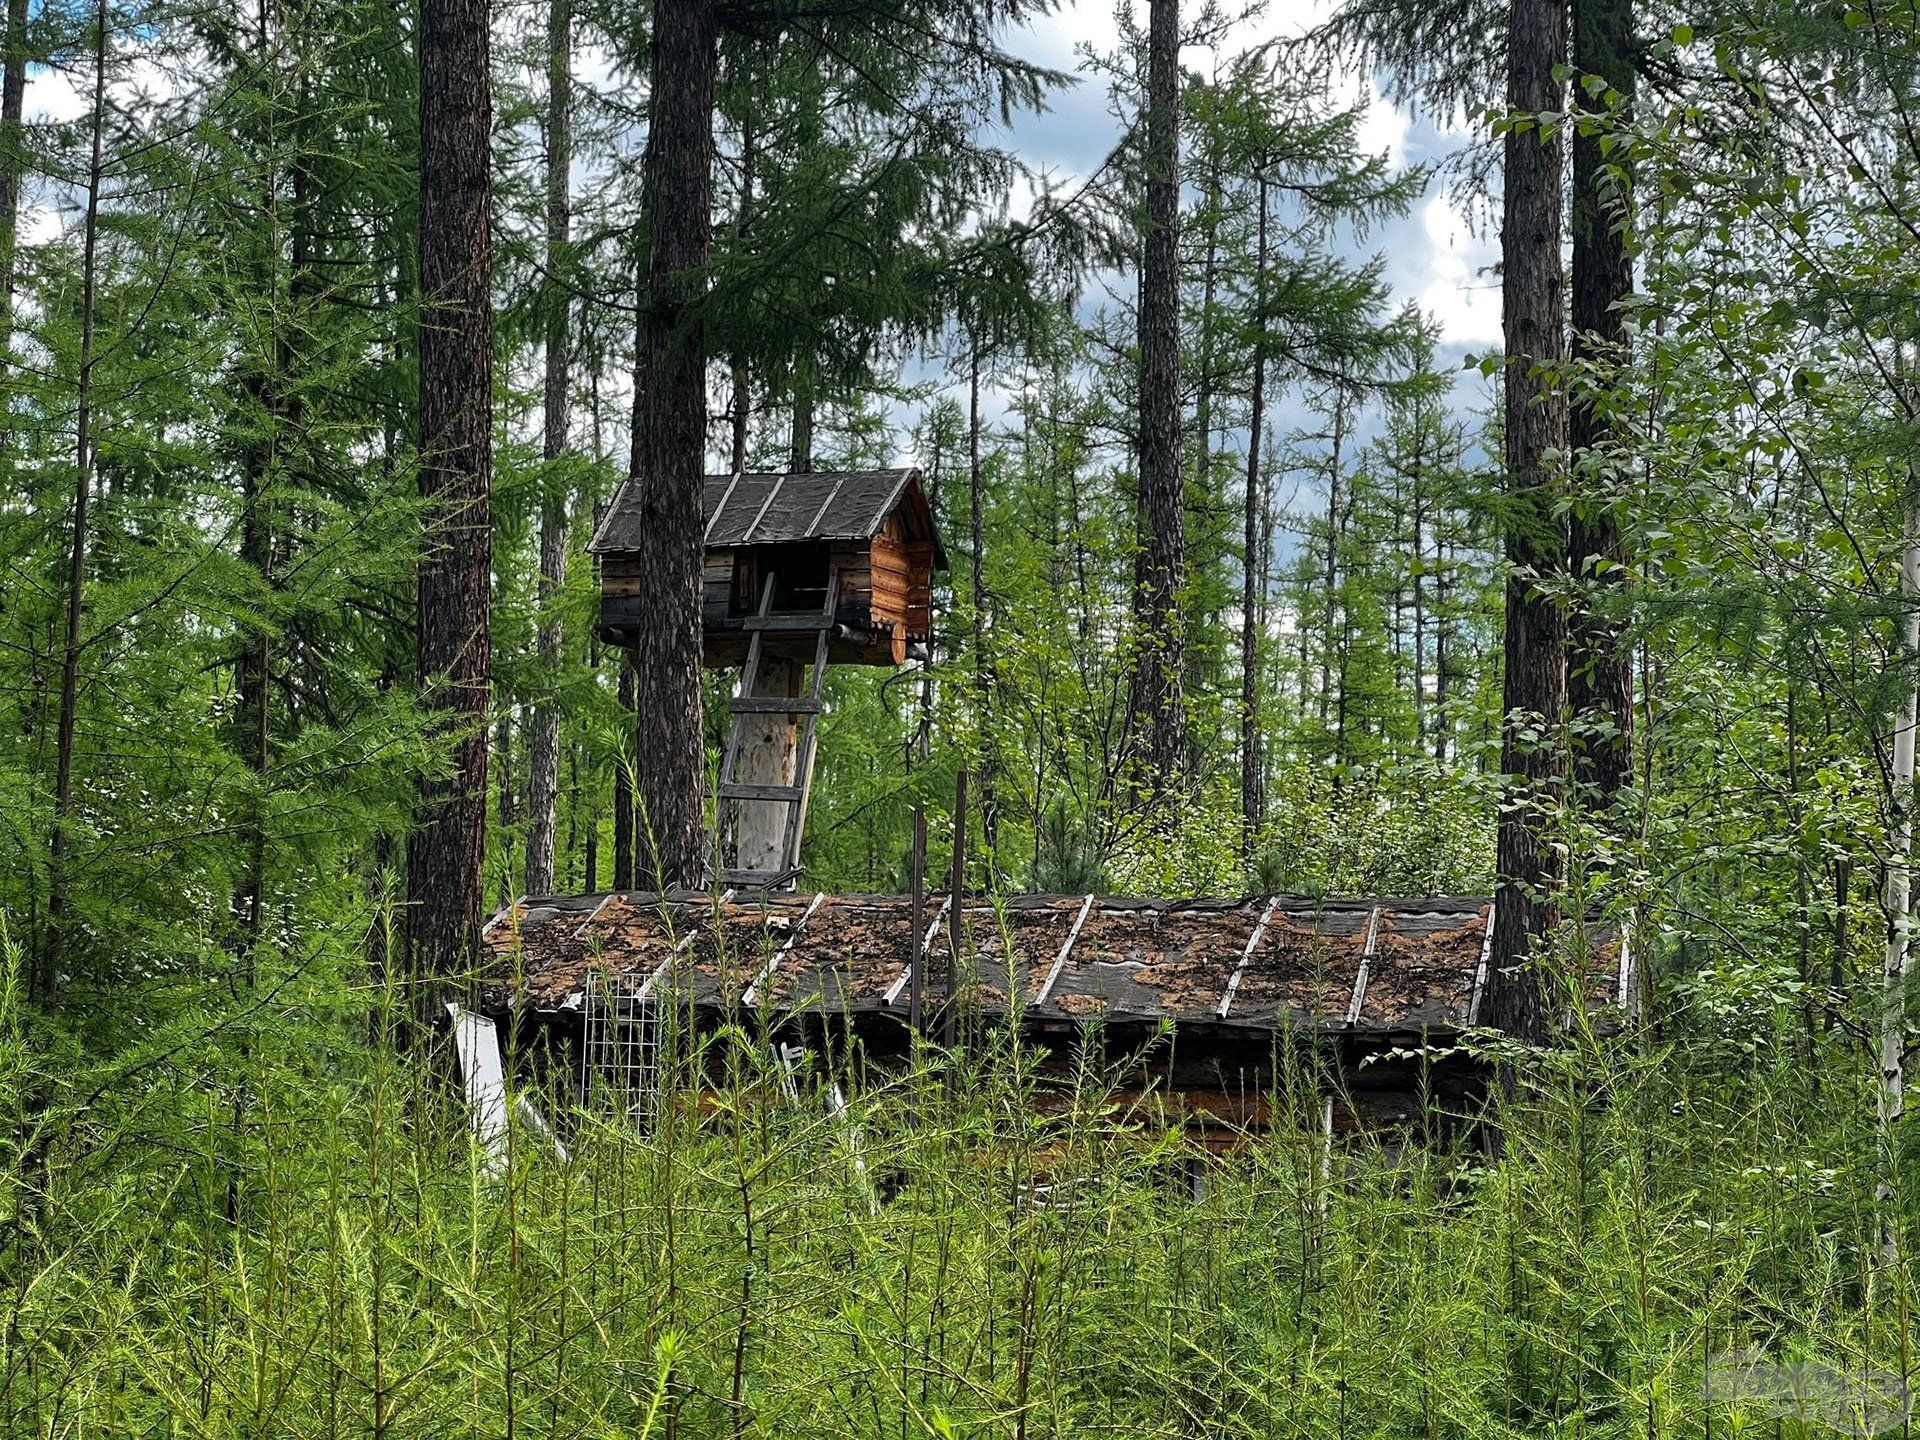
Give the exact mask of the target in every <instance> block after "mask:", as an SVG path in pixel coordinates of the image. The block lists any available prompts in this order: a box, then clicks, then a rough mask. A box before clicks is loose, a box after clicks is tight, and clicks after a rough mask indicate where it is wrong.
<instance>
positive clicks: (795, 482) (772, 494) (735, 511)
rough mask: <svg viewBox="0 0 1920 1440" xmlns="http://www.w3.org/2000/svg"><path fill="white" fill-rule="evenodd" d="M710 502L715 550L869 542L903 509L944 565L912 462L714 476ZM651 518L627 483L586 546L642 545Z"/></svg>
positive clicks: (710, 540)
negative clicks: (891, 466) (812, 542)
mask: <svg viewBox="0 0 1920 1440" xmlns="http://www.w3.org/2000/svg"><path fill="white" fill-rule="evenodd" d="M705 501H706V515H707V528H706V543H707V545H708V546H709V547H710V548H718V549H731V548H734V547H738V546H744V545H778V544H784V543H789V542H793V541H805V540H853V541H858V540H871V539H872V538H873V537H874V536H875V535H877V534H879V533H880V528H881V526H883V525H885V524H886V521H887V517H888V516H889V515H891V514H893V513H894V511H895V510H900V511H902V515H903V519H904V522H905V525H906V528H907V531H908V538H909V539H915V540H931V541H933V542H934V547H935V561H936V563H937V564H940V565H942V566H944V565H945V564H946V552H945V551H944V550H942V549H940V545H939V537H938V536H937V535H936V534H935V532H934V527H933V512H932V508H931V507H930V506H929V504H928V503H927V497H926V492H925V490H924V489H923V488H922V486H921V482H920V471H919V470H918V469H915V468H913V467H906V468H901V469H894V470H821V471H811V472H807V473H804V474H795V473H792V472H784V471H774V470H765V471H760V470H754V471H747V472H744V473H742V474H738V475H709V476H707V482H706V494H705ZM647 524H648V521H647V518H646V516H645V514H644V510H643V507H642V506H641V504H640V500H639V496H638V494H637V493H636V492H635V489H634V486H633V484H632V482H628V483H627V484H624V485H622V486H621V487H620V493H619V494H618V495H616V496H614V500H613V504H612V506H610V507H609V508H608V510H607V514H606V518H605V519H603V520H602V521H601V522H600V528H599V529H598V530H597V531H596V532H595V533H594V537H593V539H592V541H590V542H589V543H588V545H587V549H588V550H589V551H590V552H592V553H593V554H596V555H599V554H606V553H608V552H610V551H612V552H618V551H623V550H634V549H638V548H639V544H640V537H641V535H642V533H643V532H644V530H645V528H646V526H647Z"/></svg>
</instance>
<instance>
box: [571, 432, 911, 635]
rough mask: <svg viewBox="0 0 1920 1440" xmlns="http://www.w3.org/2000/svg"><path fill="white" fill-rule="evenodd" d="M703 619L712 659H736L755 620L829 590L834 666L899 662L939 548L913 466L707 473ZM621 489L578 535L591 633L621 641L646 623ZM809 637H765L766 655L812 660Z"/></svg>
mask: <svg viewBox="0 0 1920 1440" xmlns="http://www.w3.org/2000/svg"><path fill="white" fill-rule="evenodd" d="M706 516H707V522H706V558H705V578H704V587H703V604H702V613H701V620H702V622H703V627H704V629H703V634H704V641H703V654H704V659H705V663H706V665H707V666H708V668H710V669H720V668H725V667H728V666H734V665H739V664H740V663H741V662H742V661H743V660H744V659H745V656H746V652H747V644H748V640H749V638H750V635H751V632H752V629H753V624H752V622H753V621H754V619H755V618H756V617H757V616H759V614H760V612H761V611H762V610H763V609H765V610H766V611H768V612H769V613H770V614H773V615H789V616H801V615H812V614H818V613H819V612H821V611H822V610H823V609H824V608H825V607H826V604H827V597H828V595H829V594H830V593H831V594H832V596H833V606H832V609H833V618H834V621H835V624H836V628H835V631H834V634H833V636H832V640H831V644H830V648H829V650H828V654H827V659H828V661H829V663H833V664H854V665H900V664H903V663H905V661H906V659H907V656H908V654H909V652H910V651H913V650H914V649H916V648H918V647H925V646H927V645H929V644H931V642H932V639H933V579H934V573H935V571H937V570H943V569H945V568H946V564H947V556H946V552H945V550H944V549H942V548H941V545H940V539H939V536H938V535H937V534H936V533H935V531H934V524H933V511H932V508H931V506H930V505H929V503H928V500H927V494H926V490H925V487H924V486H923V485H922V483H921V478H920V471H919V470H917V469H914V468H911V467H908V468H901V469H893V470H841V471H821V472H818V473H809V474H785V473H778V472H760V471H750V472H747V473H743V474H739V475H709V476H708V477H707V484H706ZM645 523H646V522H645V518H644V516H643V515H642V514H641V512H640V509H639V507H638V505H637V504H636V503H634V502H632V501H630V500H629V498H628V492H627V491H626V490H622V491H621V493H620V496H619V497H618V498H616V500H615V501H614V504H613V506H612V508H611V509H609V510H608V512H607V514H606V515H605V517H604V518H603V519H602V520H601V522H600V526H599V529H598V530H597V531H596V532H595V534H594V537H593V539H592V541H591V542H590V543H589V544H588V546H587V549H588V552H589V553H590V554H592V555H594V556H596V557H597V558H598V560H599V565H600V630H599V633H600V639H601V640H602V641H603V642H605V643H607V644H610V645H617V646H622V647H626V646H631V645H632V643H633V638H632V637H633V634H634V631H635V630H636V628H637V627H638V626H639V625H641V624H642V623H644V618H645V606H644V604H643V603H642V596H641V587H642V585H643V583H644V581H643V579H642V577H641V575H640V569H639V556H638V553H637V552H638V548H639V546H638V540H639V535H640V527H641V526H642V525H644V524H645ZM813 644H814V641H813V636H812V635H811V634H802V633H795V634H792V635H784V636H783V635H771V634H770V635H769V637H768V639H767V640H766V642H765V645H766V652H767V654H768V655H769V656H771V657H777V658H784V659H790V660H799V661H805V660H810V659H811V658H812V655H813Z"/></svg>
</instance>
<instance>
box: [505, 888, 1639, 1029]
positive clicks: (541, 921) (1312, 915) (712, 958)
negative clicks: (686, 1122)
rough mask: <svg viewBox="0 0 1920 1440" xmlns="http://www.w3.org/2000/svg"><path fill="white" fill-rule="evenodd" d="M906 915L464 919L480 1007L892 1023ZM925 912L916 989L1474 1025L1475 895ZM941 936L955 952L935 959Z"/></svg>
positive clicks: (1389, 1025)
mask: <svg viewBox="0 0 1920 1440" xmlns="http://www.w3.org/2000/svg"><path fill="white" fill-rule="evenodd" d="M911 914H912V912H911V908H910V903H909V901H908V900H907V898H906V897H904V896H899V895H820V896H809V895H804V894H782V895H771V896H766V897H764V898H758V899H753V900H750V901H746V902H743V903H727V902H724V901H723V902H722V903H719V904H716V903H715V902H714V899H713V897H712V896H710V895H708V894H706V893H705V892H703V891H680V892H674V893H672V894H667V895H658V894H649V893H632V894H627V893H615V894H609V895H582V896H549V897H544V898H538V899H524V900H520V901H518V902H516V903H515V904H514V905H512V906H509V907H507V908H505V909H503V910H501V911H500V912H499V913H497V914H496V915H495V916H494V917H493V919H492V920H490V921H489V922H488V924H487V927H486V929H485V931H484V943H485V946H486V949H487V951H488V969H489V973H490V975H491V976H492V980H491V982H490V983H489V985H488V987H487V988H488V990H489V992H490V996H489V1004H490V1006H494V1007H500V1008H505V1007H506V1006H507V1005H508V1004H510V1003H512V1002H514V1001H516V1000H517V1001H518V1002H519V1003H522V1004H525V1005H529V1006H531V1007H532V1008H533V1009H534V1010H535V1011H542V1012H546V1013H548V1014H553V1015H556V1016H557V1015H561V1014H565V1013H567V1012H572V1013H573V1014H575V1015H578V1014H579V1013H580V1007H581V1005H582V1004H583V1002H584V1000H585V993H586V986H587V984H588V981H589V979H590V978H591V977H596V976H597V977H599V979H600V982H601V983H603V984H606V985H608V986H610V987H611V988H612V989H613V990H614V991H615V992H617V993H623V994H627V995H639V994H660V995H661V996H662V997H663V998H664V997H665V996H666V995H669V994H671V995H674V996H677V997H679V998H680V999H681V1000H682V1001H683V1002H690V1003H691V1004H692V1005H693V1006H694V1008H695V1009H696V1010H704V1011H707V1012H709V1013H714V1014H724V1013H726V1011H727V1010H728V1009H729V1008H731V1007H734V1006H739V1005H744V1006H746V1007H747V1008H750V1009H751V1008H756V1007H761V1006H764V1007H766V1008H767V1009H769V1010H770V1011H771V1012H773V1013H775V1014H787V1015H793V1014H805V1013H814V1014H821V1013H824V1014H829V1015H832V1014H845V1015H855V1014H889V1013H892V1014H897V1015H899V1016H901V1017H902V1018H904V1017H905V1015H906V1013H907V1007H908V1003H909V996H908V993H907V991H908V982H909V978H910V977H909V974H908V968H909V966H908V962H909V957H910V956H911V954H912V943H913V935H912V921H911ZM925 915H926V922H927V923H926V931H925V950H924V954H925V957H926V960H925V963H926V965H927V989H928V993H929V996H930V997H932V996H935V995H936V994H937V992H938V991H939V989H940V988H941V987H942V986H943V984H944V977H946V976H947V975H948V974H950V973H959V974H962V975H969V976H971V977H972V980H971V984H972V985H973V986H974V987H975V988H974V989H973V992H972V996H971V998H972V1001H973V1002H974V1003H975V1004H976V1005H977V1006H978V1008H979V1010H980V1011H981V1012H983V1013H986V1014H1005V1013H1007V1012H1008V1010H1009V1009H1012V1008H1018V1009H1019V1010H1020V1012H1021V1013H1022V1014H1023V1016H1024V1017H1025V1019H1026V1021H1027V1022H1028V1023H1029V1024H1030V1025H1032V1024H1037V1025H1042V1026H1044V1025H1047V1024H1049V1023H1051V1024H1055V1025H1059V1024H1070V1023H1073V1022H1076V1021H1079V1020H1085V1019H1093V1018H1098V1019H1101V1020H1104V1021H1106V1022H1107V1023H1110V1024H1111V1023H1122V1024H1124V1023H1128V1022H1132V1023H1138V1024H1146V1025H1157V1024H1158V1023H1159V1022H1161V1021H1162V1020H1173V1021H1177V1022H1178V1023H1179V1024H1180V1025H1181V1026H1182V1027H1183V1028H1191V1027H1195V1026H1198V1027H1199V1028H1201V1029H1203V1030H1206V1029H1214V1030H1239V1031H1248V1030H1258V1031H1266V1032H1272V1031H1275V1030H1280V1029H1290V1028H1291V1029H1303V1030H1308V1031H1316V1032H1320V1033H1330V1034H1345V1035H1351V1036H1375V1037H1386V1036H1396V1035H1424V1034H1431V1033H1434V1032H1441V1033H1445V1032H1457V1031H1459V1030H1462V1029H1465V1028H1467V1027H1469V1026H1472V1025H1474V1024H1476V1023H1478V1020H1479V1012H1480V1008H1481V1007H1480V1002H1481V996H1482V994H1483V992H1484V990H1485V987H1486V980H1487V965H1488V950H1489V945H1488V942H1489V939H1490V932H1491V927H1492V902H1491V901H1490V900H1488V899H1486V898H1485V897H1477V896H1466V897H1437V898H1422V899H1382V900H1368V899H1361V900H1315V899H1310V898H1308V897H1305V896H1287V895H1280V896H1254V897H1246V898H1239V899H1196V900H1165V899H1122V898H1118V897H1113V896H1083V895H1021V896H1013V897H1009V898H1007V899H1005V900H1003V901H1000V902H998V903H993V902H990V901H988V900H987V899H986V898H985V897H970V898H966V899H964V900H963V901H962V903H961V905H960V908H959V914H958V917H957V923H956V916H955V915H954V914H953V913H952V907H951V905H950V904H949V903H948V902H947V901H946V900H945V899H944V897H943V896H941V895H940V894H937V893H936V894H933V895H930V896H928V897H927V901H926V910H925ZM956 937H957V940H956ZM1591 938H1592V940H1593V942H1594V943H1593V944H1592V946H1591V948H1590V950H1589V955H1590V964H1591V968H1592V973H1591V974H1589V975H1588V976H1587V977H1586V983H1585V986H1584V989H1585V993H1586V994H1587V996H1588V1002H1589V1004H1590V1005H1592V1006H1593V1007H1595V1008H1596V1009H1598V1010H1603V1011H1604V1010H1612V1009H1614V1008H1616V1007H1624V1006H1625V1005H1626V1004H1627V1003H1628V1002H1629V1000H1630V997H1631V995H1632V993H1633V988H1634V987H1633V983H1632V978H1631V972H1630V970H1629V969H1628V968H1627V966H1628V961H1627V959H1626V955H1627V952H1626V951H1625V950H1624V949H1623V947H1622V946H1621V945H1620V943H1619V934H1618V932H1617V930H1614V929H1613V928H1611V927H1602V928H1601V930H1600V931H1599V932H1598V933H1596V934H1595V935H1594V936H1592V937H1591ZM956 943H957V944H958V945H959V947H960V949H961V952H962V954H963V955H964V956H965V957H966V963H965V964H963V965H961V966H951V964H950V960H951V952H952V951H953V949H954V947H955V945H956ZM1016 997H1017V998H1016Z"/></svg>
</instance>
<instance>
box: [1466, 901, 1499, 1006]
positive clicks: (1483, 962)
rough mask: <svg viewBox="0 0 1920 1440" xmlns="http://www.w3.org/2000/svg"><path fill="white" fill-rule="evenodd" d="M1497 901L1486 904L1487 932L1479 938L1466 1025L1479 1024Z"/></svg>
mask: <svg viewBox="0 0 1920 1440" xmlns="http://www.w3.org/2000/svg"><path fill="white" fill-rule="evenodd" d="M1499 903H1500V902H1499V901H1498V900H1489V901H1488V902H1487V930H1486V934H1484V935H1482V936H1481V937H1480V963H1479V964H1478V965H1476V966H1475V967H1474V970H1473V998H1472V999H1471V1000H1469V1001H1468V1002H1467V1024H1469V1025H1478V1024H1479V1023H1480V997H1481V996H1482V995H1484V994H1486V991H1487V965H1488V963H1489V962H1490V961H1491V960H1492V958H1493V912H1494V908H1495V907H1496V906H1497V905H1499Z"/></svg>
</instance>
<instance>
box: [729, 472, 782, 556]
mask: <svg viewBox="0 0 1920 1440" xmlns="http://www.w3.org/2000/svg"><path fill="white" fill-rule="evenodd" d="M786 483H787V477H786V476H784V475H782V476H781V477H780V478H779V479H777V480H775V481H774V482H773V488H772V489H771V490H769V491H767V498H766V499H764V500H762V501H761V502H760V509H759V511H758V512H757V513H756V514H755V515H754V517H753V519H752V520H751V521H750V522H749V523H748V525H747V528H746V529H745V530H743V531H741V532H740V543H741V544H742V545H750V544H752V543H753V532H754V531H755V530H758V529H759V528H760V522H761V521H762V520H764V519H766V518H767V511H769V510H771V509H772V508H773V502H774V499H775V497H777V496H778V495H779V494H780V487H781V486H782V485H785V484H786Z"/></svg>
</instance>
